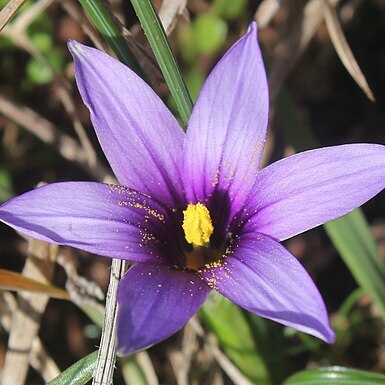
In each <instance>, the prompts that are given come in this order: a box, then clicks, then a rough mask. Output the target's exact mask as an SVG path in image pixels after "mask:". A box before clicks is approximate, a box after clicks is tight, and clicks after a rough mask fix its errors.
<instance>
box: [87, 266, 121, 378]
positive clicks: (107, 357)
mask: <svg viewBox="0 0 385 385" xmlns="http://www.w3.org/2000/svg"><path fill="white" fill-rule="evenodd" d="M125 272H126V261H124V260H121V259H113V260H112V264H111V274H110V284H109V286H108V292H107V299H106V310H105V314H104V324H103V329H102V337H101V340H100V347H99V353H98V360H97V363H96V369H95V373H94V378H93V381H92V385H111V384H112V378H113V375H114V369H115V360H116V316H117V310H118V304H117V302H116V295H117V290H118V284H119V282H120V279H121V278H122V277H123V275H124V273H125Z"/></svg>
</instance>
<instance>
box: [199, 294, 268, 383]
mask: <svg viewBox="0 0 385 385" xmlns="http://www.w3.org/2000/svg"><path fill="white" fill-rule="evenodd" d="M200 314H201V316H202V317H203V319H204V320H205V322H206V323H207V324H208V326H209V327H210V329H211V330H212V331H213V332H214V333H215V335H216V336H217V338H218V342H219V344H220V346H221V347H222V349H223V350H224V351H225V352H226V354H227V355H228V356H229V357H230V359H231V360H232V361H234V363H235V364H236V365H237V366H238V368H239V369H240V370H241V371H242V372H243V373H244V374H245V375H246V376H247V377H249V378H250V379H251V380H252V381H254V382H256V383H257V384H258V385H267V384H270V383H271V382H270V380H269V375H268V371H267V368H266V366H265V363H264V361H263V359H262V357H261V355H260V353H259V351H258V347H257V346H256V344H255V341H254V338H253V334H252V331H251V329H250V325H249V324H248V322H247V319H246V317H245V316H244V314H243V312H242V310H241V309H240V308H239V307H238V306H236V305H234V304H233V303H232V302H230V301H229V300H227V299H226V298H225V297H222V296H221V295H218V294H216V293H215V292H213V293H212V294H211V295H210V297H209V299H208V300H207V301H206V302H205V304H204V305H203V307H202V308H201V312H200Z"/></svg>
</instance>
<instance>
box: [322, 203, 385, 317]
mask: <svg viewBox="0 0 385 385" xmlns="http://www.w3.org/2000/svg"><path fill="white" fill-rule="evenodd" d="M324 227H325V230H326V232H327V234H328V235H329V237H330V239H331V240H332V241H333V243H334V246H335V247H336V248H337V250H338V251H339V253H340V254H341V256H342V257H343V259H344V261H345V263H346V265H347V266H348V268H349V270H350V271H351V272H352V274H353V275H354V277H355V278H356V280H357V282H358V283H359V284H360V285H361V286H362V287H363V288H364V289H365V290H366V291H367V292H368V293H370V294H371V297H372V299H373V301H374V302H375V303H376V304H377V306H378V307H379V310H380V312H381V316H382V318H383V319H384V321H385V268H384V264H383V263H382V262H381V261H380V258H379V256H378V253H377V249H376V245H375V243H374V241H373V238H372V235H371V233H370V231H369V228H368V224H367V222H366V219H365V217H364V216H363V214H362V212H361V211H359V210H356V211H353V212H352V213H350V214H349V215H348V216H345V217H342V218H339V219H336V220H335V221H333V222H329V223H327V224H326V225H325V226H324Z"/></svg>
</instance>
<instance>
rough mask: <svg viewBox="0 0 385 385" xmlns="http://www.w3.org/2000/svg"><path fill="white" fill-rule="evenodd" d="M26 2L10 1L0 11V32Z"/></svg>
mask: <svg viewBox="0 0 385 385" xmlns="http://www.w3.org/2000/svg"><path fill="white" fill-rule="evenodd" d="M25 1H26V0H10V1H9V2H8V3H7V5H6V6H5V7H4V8H3V9H2V10H1V11H0V31H2V30H3V28H4V27H5V26H6V25H7V24H8V22H9V21H10V20H11V19H12V17H13V16H14V15H15V14H16V12H17V11H18V10H19V9H20V8H21V6H22V5H23V4H24V3H25Z"/></svg>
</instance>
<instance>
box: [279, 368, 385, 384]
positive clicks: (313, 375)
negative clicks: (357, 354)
mask: <svg viewBox="0 0 385 385" xmlns="http://www.w3.org/2000/svg"><path fill="white" fill-rule="evenodd" d="M384 384H385V376H384V375H383V374H378V373H372V372H365V371H362V370H354V369H348V368H344V367H339V366H333V367H329V368H321V369H317V370H305V371H303V372H299V373H296V374H294V375H293V376H291V377H290V378H289V379H288V380H286V381H285V382H284V383H283V385H384Z"/></svg>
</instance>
